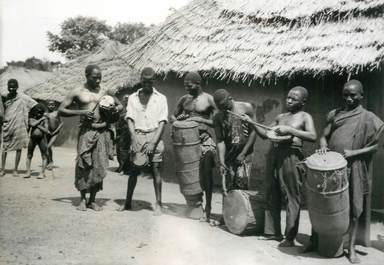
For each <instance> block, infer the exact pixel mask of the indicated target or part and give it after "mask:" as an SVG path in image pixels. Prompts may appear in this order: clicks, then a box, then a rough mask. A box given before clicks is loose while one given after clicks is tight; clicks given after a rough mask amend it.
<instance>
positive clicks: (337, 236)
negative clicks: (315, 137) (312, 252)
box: [305, 152, 350, 257]
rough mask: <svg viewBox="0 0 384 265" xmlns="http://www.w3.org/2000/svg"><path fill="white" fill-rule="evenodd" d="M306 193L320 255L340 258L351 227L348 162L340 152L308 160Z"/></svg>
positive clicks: (311, 157)
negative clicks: (345, 237) (345, 236)
mask: <svg viewBox="0 0 384 265" xmlns="http://www.w3.org/2000/svg"><path fill="white" fill-rule="evenodd" d="M305 164H306V165H307V167H308V170H307V179H306V182H305V191H306V198H307V207H308V212H309V217H310V220H311V223H312V227H313V229H314V230H315V231H316V232H317V233H318V234H319V242H318V243H319V254H320V255H322V256H326V257H338V256H340V255H342V253H343V235H344V234H345V233H346V232H347V231H348V227H349V218H350V216H349V214H350V209H349V208H350V207H349V190H348V173H347V161H346V160H345V159H344V158H343V157H342V156H341V155H340V154H338V153H335V152H327V153H326V154H324V155H319V154H314V155H312V156H310V157H309V158H307V159H306V162H305Z"/></svg>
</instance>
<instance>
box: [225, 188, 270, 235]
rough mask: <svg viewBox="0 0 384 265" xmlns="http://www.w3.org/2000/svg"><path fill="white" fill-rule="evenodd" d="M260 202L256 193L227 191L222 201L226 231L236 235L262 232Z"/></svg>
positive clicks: (260, 199)
mask: <svg viewBox="0 0 384 265" xmlns="http://www.w3.org/2000/svg"><path fill="white" fill-rule="evenodd" d="M261 201H262V197H261V196H260V195H259V194H258V193H257V191H250V190H231V191H229V192H228V195H227V196H225V197H224V201H223V217H224V222H225V225H226V226H227V228H228V230H229V231H230V232H231V233H233V234H236V235H240V234H243V235H244V234H250V233H252V232H253V233H257V232H262V231H263V229H264V209H263V208H262V203H261Z"/></svg>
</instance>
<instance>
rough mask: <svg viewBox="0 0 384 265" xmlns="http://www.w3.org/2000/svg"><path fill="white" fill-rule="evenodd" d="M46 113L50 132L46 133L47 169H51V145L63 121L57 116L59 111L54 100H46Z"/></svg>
mask: <svg viewBox="0 0 384 265" xmlns="http://www.w3.org/2000/svg"><path fill="white" fill-rule="evenodd" d="M47 108H48V113H46V114H45V116H46V117H47V119H48V129H49V132H50V134H48V135H47V142H48V146H47V147H48V165H47V169H52V167H53V158H52V156H53V153H52V145H53V144H54V142H55V141H56V139H57V136H58V134H59V132H60V130H61V128H62V127H63V122H62V121H61V118H60V116H59V111H58V110H57V109H56V102H55V101H54V100H48V102H47Z"/></svg>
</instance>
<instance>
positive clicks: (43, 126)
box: [24, 103, 50, 179]
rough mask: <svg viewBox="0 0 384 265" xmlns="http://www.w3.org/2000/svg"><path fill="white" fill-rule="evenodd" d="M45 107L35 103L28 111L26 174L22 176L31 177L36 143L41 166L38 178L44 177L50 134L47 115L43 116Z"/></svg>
mask: <svg viewBox="0 0 384 265" xmlns="http://www.w3.org/2000/svg"><path fill="white" fill-rule="evenodd" d="M44 112H45V107H44V105H42V104H40V103H39V104H37V105H35V106H34V107H33V108H32V109H31V111H30V112H29V119H28V125H29V143H28V154H27V175H26V176H25V177H24V178H30V177H31V161H32V157H33V151H34V150H35V147H36V145H38V146H39V149H40V153H41V159H42V166H41V174H40V175H39V176H38V177H37V178H38V179H43V178H45V177H46V176H45V168H46V166H47V135H49V134H50V132H49V130H48V122H47V117H45V116H44Z"/></svg>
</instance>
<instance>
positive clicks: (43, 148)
mask: <svg viewBox="0 0 384 265" xmlns="http://www.w3.org/2000/svg"><path fill="white" fill-rule="evenodd" d="M38 144H39V149H40V153H41V161H42V165H41V174H40V175H39V176H38V177H37V178H38V179H43V178H45V177H46V176H45V169H46V167H47V160H48V146H47V141H46V139H41V140H40V141H39V143H38Z"/></svg>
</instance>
